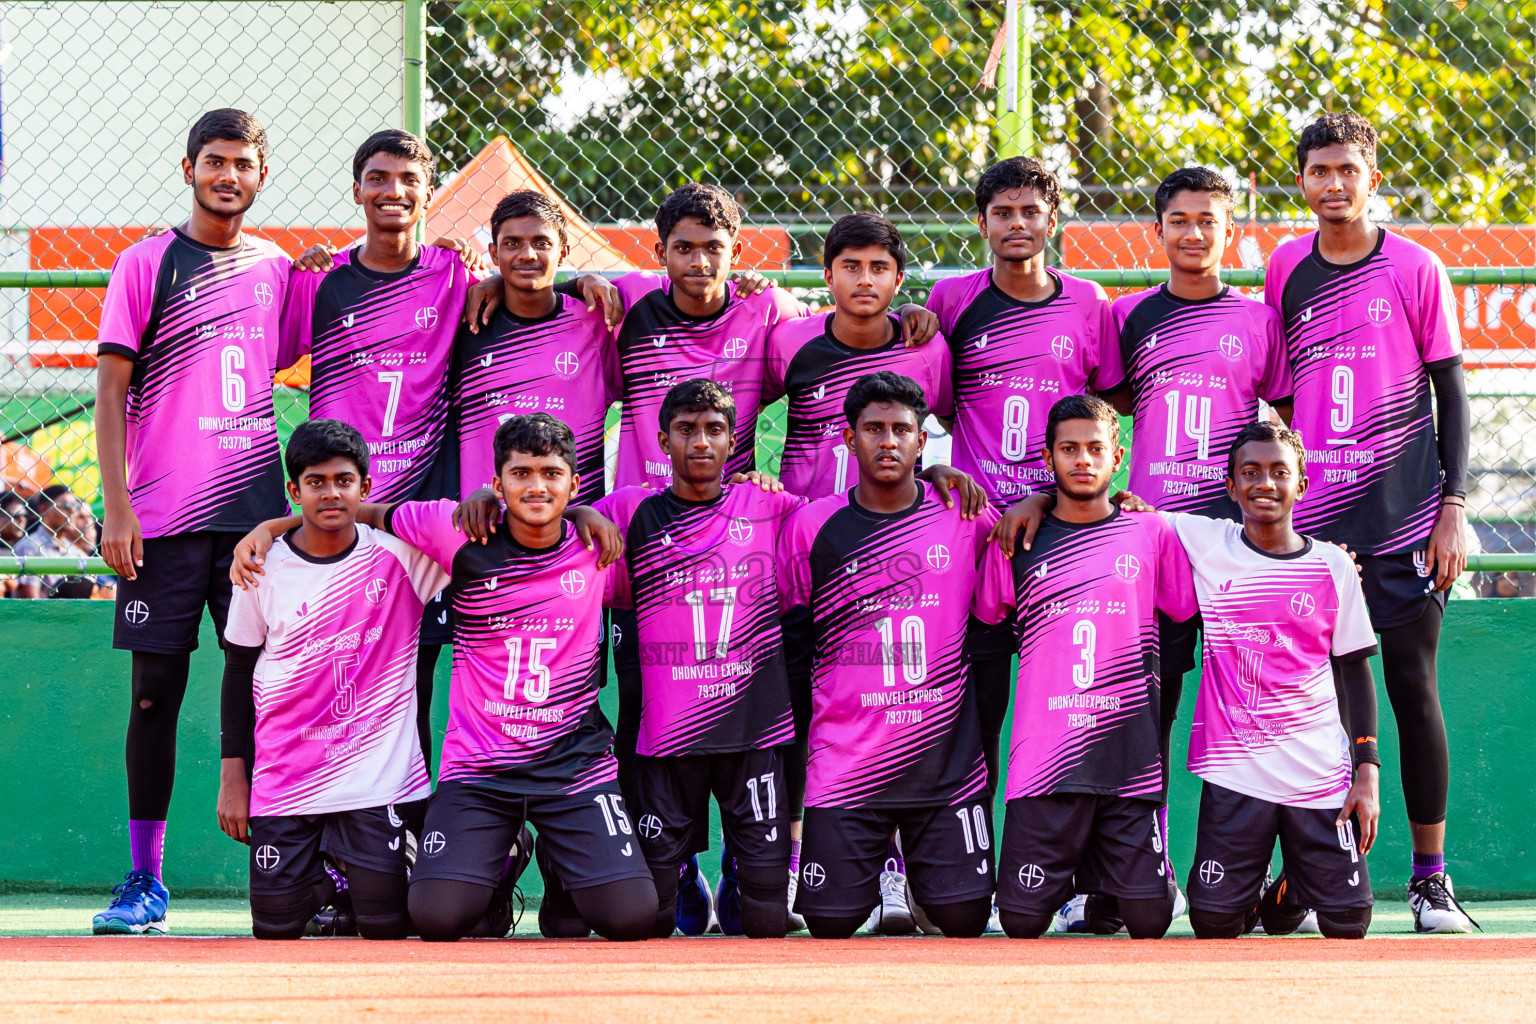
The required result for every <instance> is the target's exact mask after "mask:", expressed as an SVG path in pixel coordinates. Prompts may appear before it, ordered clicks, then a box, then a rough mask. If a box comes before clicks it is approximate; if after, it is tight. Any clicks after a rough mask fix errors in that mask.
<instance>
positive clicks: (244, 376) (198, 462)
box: [96, 228, 290, 537]
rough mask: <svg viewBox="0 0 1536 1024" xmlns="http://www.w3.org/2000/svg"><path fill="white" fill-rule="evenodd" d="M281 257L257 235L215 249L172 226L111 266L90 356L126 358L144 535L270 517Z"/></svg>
mask: <svg viewBox="0 0 1536 1024" xmlns="http://www.w3.org/2000/svg"><path fill="white" fill-rule="evenodd" d="M289 266H290V261H289V259H288V257H287V255H286V254H284V252H283V251H282V250H281V249H279V248H278V247H277V246H276V245H274V244H273V243H271V242H269V241H267V240H266V239H262V238H255V237H251V236H248V235H241V236H240V241H239V243H238V244H236V245H233V246H231V247H229V248H227V249H216V248H213V247H212V246H207V245H203V244H202V243H200V242H195V241H193V240H192V239H191V238H190V237H188V236H187V235H185V234H183V233H182V231H181V230H180V229H179V228H175V229H172V230H170V231H167V232H166V233H165V234H163V235H158V236H156V237H154V238H146V239H145V240H144V241H142V242H137V243H135V244H134V245H131V246H129V247H128V248H127V249H125V250H124V251H123V253H122V255H121V256H119V257H118V258H117V261H116V262H115V263H113V265H112V276H111V279H110V281H109V283H108V284H107V295H106V298H105V299H104V300H103V302H102V307H101V329H100V330H99V331H98V332H97V336H96V337H97V344H96V349H97V351H98V352H101V353H104V354H109V355H117V356H124V357H126V358H128V359H131V360H133V361H134V368H133V379H132V382H131V383H130V384H129V387H128V423H127V427H128V432H127V462H128V467H127V468H128V494H129V497H130V499H131V500H132V502H133V511H134V513H135V514H136V515H137V516H138V517H139V527H140V528H141V529H142V530H143V533H144V536H145V537H165V536H169V535H171V534H177V533H190V532H192V531H194V530H231V531H245V530H249V529H251V527H253V526H255V525H256V524H258V523H260V522H262V521H264V520H267V519H271V518H273V517H274V516H280V515H282V514H283V512H284V510H285V509H286V508H287V503H286V502H285V501H284V498H283V468H282V462H281V459H280V458H279V454H278V444H277V418H276V412H275V410H274V408H273V404H272V378H273V376H274V375H275V374H276V373H277V370H278V353H279V348H280V346H279V335H278V326H279V321H280V317H281V313H282V308H283V296H284V295H285V293H286V292H287V289H288V268H289Z"/></svg>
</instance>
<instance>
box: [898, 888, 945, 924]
mask: <svg viewBox="0 0 1536 1024" xmlns="http://www.w3.org/2000/svg"><path fill="white" fill-rule="evenodd" d="M906 889H907V906H908V907H911V908H912V920H913V921H914V922H916V923H917V930H918V931H920V932H922V933H923V934H924V935H943V934H944V929H942V928H940V927H939V926H938V925H936V924H934V923H933V922H932V921H930V920H928V912H927V911H925V910H924V909H923V908H922V907H920V906H919V905H918V903H917V900H915V899H913V898H912V887H911V886H910V885H909V886H907V887H906Z"/></svg>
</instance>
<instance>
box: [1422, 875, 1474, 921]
mask: <svg viewBox="0 0 1536 1024" xmlns="http://www.w3.org/2000/svg"><path fill="white" fill-rule="evenodd" d="M1408 906H1409V907H1410V908H1412V910H1413V930H1414V931H1416V932H1423V933H1429V934H1435V935H1454V934H1456V933H1458V932H1469V931H1471V930H1472V926H1473V925H1477V922H1476V921H1474V920H1472V915H1471V914H1468V913H1467V912H1466V910H1465V909H1463V908H1462V905H1461V903H1460V902H1459V901H1458V900H1457V899H1456V890H1455V888H1454V887H1453V886H1452V885H1451V876H1450V875H1448V874H1446V873H1445V872H1444V871H1436V872H1435V873H1434V874H1432V875H1430V876H1429V877H1428V878H1420V879H1418V880H1417V881H1413V882H1409V883H1408ZM1477 927H1478V930H1479V931H1481V930H1482V925H1477Z"/></svg>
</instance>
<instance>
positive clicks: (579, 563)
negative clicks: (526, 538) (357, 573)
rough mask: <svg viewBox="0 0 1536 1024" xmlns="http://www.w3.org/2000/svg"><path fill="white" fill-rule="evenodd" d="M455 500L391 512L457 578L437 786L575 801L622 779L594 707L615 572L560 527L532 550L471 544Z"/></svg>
mask: <svg viewBox="0 0 1536 1024" xmlns="http://www.w3.org/2000/svg"><path fill="white" fill-rule="evenodd" d="M456 504H457V502H454V501H448V500H443V501H413V502H407V503H406V504H403V505H396V506H394V507H393V508H392V509H391V510H390V513H389V522H388V524H387V525H388V529H389V531H390V532H391V533H393V534H395V535H396V536H397V537H400V538H401V539H402V540H406V541H409V542H410V543H411V544H414V545H416V546H417V547H419V548H420V549H421V550H422V551H424V552H425V553H427V554H428V555H431V556H432V558H433V559H435V560H436V561H437V563H438V564H439V565H441V566H442V567H443V568H445V569H449V570H450V571H451V572H452V575H453V583H452V585H451V586H450V588H449V597H450V599H451V600H452V602H453V677H452V682H451V683H450V687H449V691H448V735H447V736H446V738H445V739H444V740H443V755H442V767H441V768H440V769H439V771H438V779H439V780H440V781H441V780H444V779H451V780H456V781H459V782H466V783H477V784H485V785H492V786H496V787H498V788H501V789H506V790H510V791H512V792H516V793H578V792H581V791H583V790H587V789H591V788H592V787H593V786H595V785H598V784H600V783H605V782H612V781H613V780H614V779H616V778H617V777H618V768H617V763H616V762H615V761H614V759H613V749H612V748H613V729H612V728H611V727H610V726H609V724H608V721H607V719H605V718H604V717H603V714H602V712H601V711H600V710H598V706H597V690H598V687H599V686H600V685H601V684H602V671H603V667H602V662H601V660H600V659H601V642H602V638H603V600H604V597H605V590H606V588H607V587H608V586H610V578H611V573H609V572H608V571H607V570H600V569H598V567H597V559H598V554H599V552H598V551H597V550H596V548H595V546H594V549H593V550H592V551H588V550H586V548H584V547H583V546H582V543H581V540H580V538H578V537H577V535H576V530H575V528H574V527H572V526H570V525H569V524H565V523H562V530H561V537H560V542H559V543H558V544H555V545H553V546H551V547H549V548H545V549H543V550H537V551H536V550H532V549H529V548H525V547H523V546H522V545H520V544H518V543H517V542H516V541H515V540H513V539H512V536H511V531H510V530H506V529H503V530H498V531H497V532H496V533H494V534H492V535H491V538H490V542H489V543H488V544H472V543H469V542H468V541H466V540H465V539H464V535H463V534H462V533H459V532H458V531H457V530H455V529H454V528H453V520H452V516H453V510H454V507H455V506H456Z"/></svg>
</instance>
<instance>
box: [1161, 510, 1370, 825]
mask: <svg viewBox="0 0 1536 1024" xmlns="http://www.w3.org/2000/svg"><path fill="white" fill-rule="evenodd" d="M1169 521H1170V522H1172V524H1173V526H1174V529H1175V530H1176V531H1177V533H1178V537H1179V540H1180V541H1181V542H1183V545H1184V549H1185V550H1186V551H1187V552H1188V553H1189V559H1190V561H1191V563H1193V566H1194V576H1195V592H1196V594H1197V595H1198V596H1199V600H1200V614H1201V616H1202V618H1203V619H1204V622H1205V665H1204V668H1203V669H1202V670H1201V674H1200V696H1199V698H1198V699H1197V700H1196V702H1195V717H1194V723H1193V725H1192V726H1191V727H1190V732H1189V770H1190V771H1192V772H1194V773H1195V774H1196V775H1198V776H1200V777H1201V778H1202V779H1205V780H1206V781H1207V782H1212V783H1215V784H1216V785H1218V786H1221V787H1223V788H1225V789H1230V790H1233V791H1234V792H1237V793H1243V794H1245V795H1247V796H1252V797H1257V798H1258V799H1260V800H1267V801H1269V802H1270V803H1277V804H1289V805H1291V806H1294V807H1337V806H1339V804H1340V802H1341V801H1342V800H1343V797H1344V794H1345V793H1346V792H1348V790H1349V785H1350V780H1351V779H1352V778H1353V771H1352V767H1351V760H1350V748H1349V734H1348V733H1347V732H1346V731H1345V727H1344V723H1343V721H1342V719H1341V716H1340V713H1339V702H1338V697H1337V695H1336V692H1335V690H1334V682H1333V668H1332V665H1331V662H1330V660H1329V659H1330V656H1331V657H1338V658H1344V659H1346V660H1356V659H1360V658H1366V657H1369V656H1370V655H1372V654H1375V653H1376V635H1375V633H1373V632H1372V630H1371V618H1370V613H1369V612H1367V611H1366V607H1365V596H1364V594H1363V593H1362V592H1361V589H1360V580H1359V578H1358V576H1357V575H1356V573H1355V566H1354V563H1353V562H1352V561H1351V560H1350V558H1349V556H1348V555H1347V554H1345V553H1344V552H1343V551H1341V550H1340V549H1339V548H1336V547H1334V546H1333V545H1332V544H1325V543H1320V542H1316V541H1313V540H1311V539H1310V538H1309V539H1308V540H1307V542H1306V546H1305V547H1304V548H1302V549H1301V550H1300V551H1296V552H1293V553H1291V554H1285V555H1272V554H1270V553H1268V552H1266V551H1262V550H1260V549H1259V548H1257V547H1255V546H1254V545H1253V543H1252V542H1251V541H1249V540H1248V538H1247V537H1246V536H1245V535H1244V534H1243V528H1242V526H1241V525H1239V524H1237V523H1232V522H1226V521H1216V520H1212V519H1206V518H1204V517H1203V516H1190V515H1177V514H1175V515H1171V516H1169Z"/></svg>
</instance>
